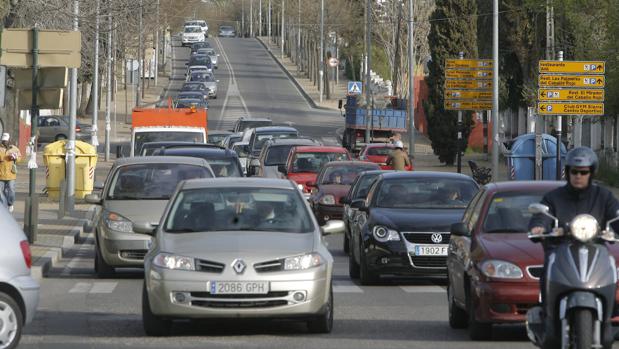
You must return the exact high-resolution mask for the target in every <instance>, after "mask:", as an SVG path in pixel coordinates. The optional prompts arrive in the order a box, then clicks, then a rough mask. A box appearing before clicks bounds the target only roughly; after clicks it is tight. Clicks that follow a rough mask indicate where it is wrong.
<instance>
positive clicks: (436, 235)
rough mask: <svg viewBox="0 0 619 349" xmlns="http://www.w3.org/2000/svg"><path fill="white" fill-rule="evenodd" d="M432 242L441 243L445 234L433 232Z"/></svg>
mask: <svg viewBox="0 0 619 349" xmlns="http://www.w3.org/2000/svg"><path fill="white" fill-rule="evenodd" d="M432 242H433V243H435V244H440V243H441V242H443V235H441V234H440V233H434V234H432Z"/></svg>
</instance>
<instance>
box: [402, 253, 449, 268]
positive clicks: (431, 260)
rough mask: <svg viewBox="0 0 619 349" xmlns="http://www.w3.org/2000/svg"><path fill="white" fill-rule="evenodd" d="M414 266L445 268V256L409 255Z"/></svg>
mask: <svg viewBox="0 0 619 349" xmlns="http://www.w3.org/2000/svg"><path fill="white" fill-rule="evenodd" d="M410 257H411V262H412V263H413V266H414V267H416V268H434V269H439V268H440V269H447V257H426V256H410Z"/></svg>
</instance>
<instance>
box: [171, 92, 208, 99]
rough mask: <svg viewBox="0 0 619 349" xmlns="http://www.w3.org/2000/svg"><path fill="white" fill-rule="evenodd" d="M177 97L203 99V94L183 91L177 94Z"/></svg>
mask: <svg viewBox="0 0 619 349" xmlns="http://www.w3.org/2000/svg"><path fill="white" fill-rule="evenodd" d="M177 97H178V99H199V98H204V93H202V92H190V91H183V92H181V93H179V94H178V96H177Z"/></svg>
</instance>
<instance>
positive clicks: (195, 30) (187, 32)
mask: <svg viewBox="0 0 619 349" xmlns="http://www.w3.org/2000/svg"><path fill="white" fill-rule="evenodd" d="M205 40H206V34H205V33H204V32H203V31H202V28H201V27H200V26H197V25H189V26H186V27H185V29H183V39H182V41H183V46H191V45H192V44H194V43H196V42H203V41H205Z"/></svg>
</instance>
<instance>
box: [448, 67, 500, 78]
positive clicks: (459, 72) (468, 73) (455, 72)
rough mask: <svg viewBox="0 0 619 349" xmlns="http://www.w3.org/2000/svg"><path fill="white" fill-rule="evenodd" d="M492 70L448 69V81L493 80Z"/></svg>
mask: <svg viewBox="0 0 619 349" xmlns="http://www.w3.org/2000/svg"><path fill="white" fill-rule="evenodd" d="M492 75H493V73H492V70H471V69H447V70H445V77H447V78H448V79H492Z"/></svg>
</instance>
